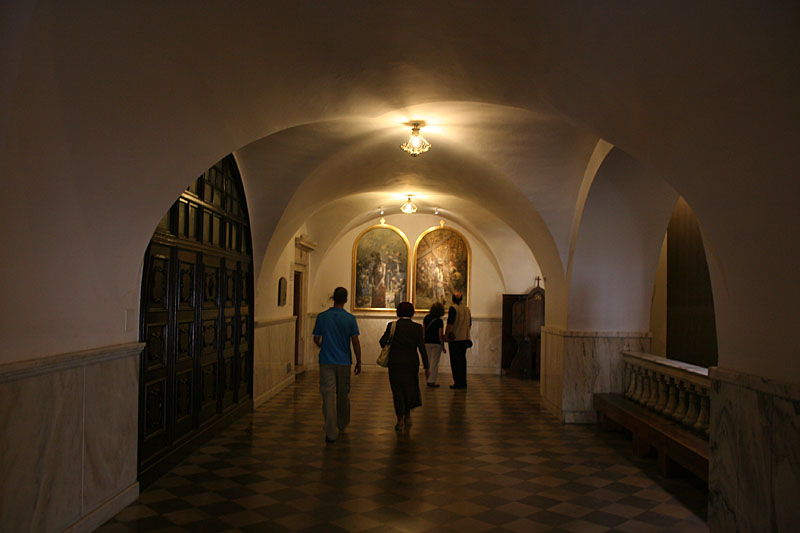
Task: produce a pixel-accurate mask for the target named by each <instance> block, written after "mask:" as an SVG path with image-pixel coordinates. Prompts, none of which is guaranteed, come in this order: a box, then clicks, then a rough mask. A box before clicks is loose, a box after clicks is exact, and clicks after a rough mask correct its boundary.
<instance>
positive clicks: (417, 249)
mask: <svg viewBox="0 0 800 533" xmlns="http://www.w3.org/2000/svg"><path fill="white" fill-rule="evenodd" d="M471 278H472V250H471V249H470V247H469V242H468V241H467V238H466V237H464V235H463V234H462V233H461V232H460V231H458V230H456V229H453V228H451V227H444V226H434V227H432V228H428V229H427V230H425V231H424V232H422V234H421V235H420V236H419V238H417V242H416V243H414V288H413V296H412V298H413V299H412V301H413V302H414V308H415V309H416V310H418V311H428V310H430V306H431V304H433V303H434V302H438V301H440V302H442V303H443V304H444V306H445V309H447V308H448V307H449V306H450V304H451V302H452V294H453V292H454V291H461V292H462V294H463V295H464V302H465V303H466V304H467V305H469V285H470V279H471Z"/></svg>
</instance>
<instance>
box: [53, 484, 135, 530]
mask: <svg viewBox="0 0 800 533" xmlns="http://www.w3.org/2000/svg"><path fill="white" fill-rule="evenodd" d="M138 497H139V483H138V482H137V483H134V484H133V485H131V486H129V487H128V488H126V489H125V490H123V491H122V492H120V493H119V494H117V495H116V496H115V497H113V498H111V499H110V500H108V501H106V502H103V504H102V505H100V506H98V507H97V508H96V509H95V510H93V511H92V512H90V513H89V514H87V515H86V516H84V517H83V518H81V519H80V520H78V521H77V522H76V523H74V524H72V525H71V526H70V527H68V528H67V529H65V530H64V533H90V532H91V531H94V530H95V529H97V528H98V527H100V526H102V525H103V524H105V523H106V522H108V521H109V520H110V519H111V518H113V517H114V516H115V515H116V514H117V513H119V512H120V511H122V510H123V509H125V508H126V507H127V506H129V505H130V504H132V503H133V502H135V501H136V499H137V498H138Z"/></svg>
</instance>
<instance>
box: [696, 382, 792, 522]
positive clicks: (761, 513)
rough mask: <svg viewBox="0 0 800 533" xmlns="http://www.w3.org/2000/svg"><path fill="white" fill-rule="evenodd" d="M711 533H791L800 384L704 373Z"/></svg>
mask: <svg viewBox="0 0 800 533" xmlns="http://www.w3.org/2000/svg"><path fill="white" fill-rule="evenodd" d="M709 377H710V378H711V427H710V430H711V434H710V445H711V459H710V463H709V482H708V490H709V516H708V523H709V527H710V528H711V530H712V531H718V532H723V531H785V532H789V531H797V530H798V527H800V526H799V524H800V505H798V502H800V384H791V383H781V382H778V381H775V380H770V379H767V378H762V377H759V376H753V375H750V374H743V373H740V372H737V371H734V370H729V369H724V368H715V367H714V368H711V369H710V370H709Z"/></svg>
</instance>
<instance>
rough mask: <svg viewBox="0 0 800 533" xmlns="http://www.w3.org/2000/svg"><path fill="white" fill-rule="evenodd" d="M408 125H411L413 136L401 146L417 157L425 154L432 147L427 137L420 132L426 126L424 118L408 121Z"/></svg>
mask: <svg viewBox="0 0 800 533" xmlns="http://www.w3.org/2000/svg"><path fill="white" fill-rule="evenodd" d="M406 126H411V137H410V138H409V139H408V140H407V141H406V142H404V143H403V144H401V145H400V148H402V149H403V150H404V151H405V152H407V153H408V154H410V155H411V156H412V157H416V156H418V155H419V154H424V153H425V152H427V151H428V150H430V149H431V143H429V142H428V141H426V140H425V137H423V136H422V135H421V134H420V133H419V130H420V128H423V127H425V121H424V120H419V121H414V122H406Z"/></svg>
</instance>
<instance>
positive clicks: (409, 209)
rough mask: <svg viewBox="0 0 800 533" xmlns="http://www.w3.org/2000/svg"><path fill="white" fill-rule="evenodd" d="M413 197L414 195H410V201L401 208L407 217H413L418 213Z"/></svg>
mask: <svg viewBox="0 0 800 533" xmlns="http://www.w3.org/2000/svg"><path fill="white" fill-rule="evenodd" d="M412 196H413V195H411V194H409V195H408V200H407V201H406V202H405V203H404V204H403V205H401V206H400V211H402V212H403V213H405V214H406V215H413V214H414V213H416V212H417V206H415V205H414V203H413V202H412V201H411V197H412Z"/></svg>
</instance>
